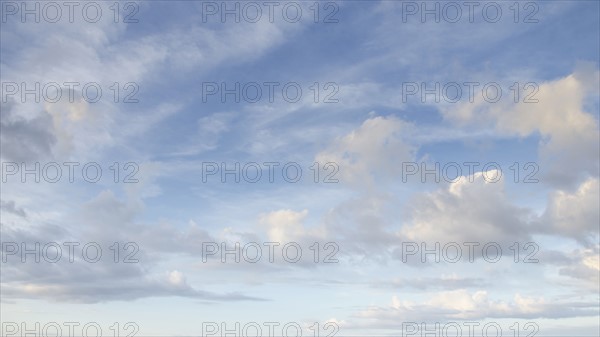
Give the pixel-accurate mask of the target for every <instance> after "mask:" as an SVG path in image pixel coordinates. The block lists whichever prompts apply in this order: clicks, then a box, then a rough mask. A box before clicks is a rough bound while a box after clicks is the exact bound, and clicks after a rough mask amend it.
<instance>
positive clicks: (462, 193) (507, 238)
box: [400, 170, 532, 245]
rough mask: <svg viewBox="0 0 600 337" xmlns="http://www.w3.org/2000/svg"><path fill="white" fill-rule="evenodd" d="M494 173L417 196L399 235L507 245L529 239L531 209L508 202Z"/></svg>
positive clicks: (501, 183) (458, 181)
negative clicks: (409, 215)
mask: <svg viewBox="0 0 600 337" xmlns="http://www.w3.org/2000/svg"><path fill="white" fill-rule="evenodd" d="M498 176H499V175H498V172H496V171H494V170H492V171H486V172H478V173H475V174H474V175H473V176H471V177H461V179H459V180H457V181H456V182H453V183H450V184H449V185H448V186H447V188H442V189H439V190H437V191H434V192H432V193H428V194H425V195H423V196H422V197H420V198H418V199H417V200H416V201H415V202H414V203H413V205H412V219H411V221H410V222H409V224H408V225H406V226H404V227H403V228H402V230H401V231H400V235H401V236H402V237H404V238H406V239H408V240H410V241H416V242H420V241H425V242H441V243H448V242H457V243H462V242H498V243H500V244H501V245H507V244H510V243H512V242H515V241H523V240H529V239H530V238H531V237H530V229H529V227H530V225H529V224H528V221H530V220H531V218H532V214H531V211H530V210H528V209H526V208H522V207H518V206H516V205H514V204H513V203H511V202H510V199H509V198H508V197H507V195H506V192H505V191H504V180H503V178H502V177H500V178H499V179H496V177H498ZM496 180H497V181H496ZM471 181H472V182H471Z"/></svg>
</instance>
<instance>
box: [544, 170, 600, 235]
mask: <svg viewBox="0 0 600 337" xmlns="http://www.w3.org/2000/svg"><path fill="white" fill-rule="evenodd" d="M599 190H600V187H599V186H598V179H597V178H590V179H588V180H587V181H585V182H583V183H581V185H579V188H577V190H576V191H574V192H569V191H564V190H556V191H554V192H552V195H551V196H550V198H549V199H548V205H547V207H546V212H545V214H544V215H543V216H542V223H541V225H540V226H541V227H542V228H545V229H547V230H549V231H552V232H554V233H555V234H558V235H563V236H566V237H571V238H574V239H576V240H578V241H580V242H582V243H583V244H586V245H593V244H594V243H597V242H598V233H599V231H600V229H599V228H598V224H600V211H599V207H598V205H600V196H599Z"/></svg>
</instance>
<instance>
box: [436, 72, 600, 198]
mask: <svg viewBox="0 0 600 337" xmlns="http://www.w3.org/2000/svg"><path fill="white" fill-rule="evenodd" d="M598 88H599V86H598V69H597V68H596V67H594V66H592V65H589V64H582V65H580V66H579V68H578V69H577V70H576V71H575V72H574V73H573V74H571V75H568V76H566V77H564V78H561V79H557V80H553V81H548V82H543V83H540V84H539V86H538V85H537V84H536V85H535V86H534V85H532V86H530V87H528V88H525V89H526V90H521V92H520V94H521V95H525V96H526V95H527V94H533V95H532V97H530V98H525V99H522V100H520V101H519V103H516V104H515V103H508V102H507V101H506V100H502V101H500V102H498V103H493V104H492V103H488V102H486V101H485V99H484V97H483V95H479V96H476V100H475V102H474V103H469V102H465V103H463V104H461V105H459V106H458V107H448V108H444V109H443V110H442V113H443V115H444V117H445V118H446V119H447V120H449V121H451V122H454V123H456V124H457V125H469V124H470V125H479V126H485V125H489V126H492V127H494V128H495V129H496V130H497V131H498V132H500V133H503V134H506V135H512V136H516V137H527V136H530V135H539V137H540V144H539V157H540V159H541V163H540V167H541V170H542V173H543V174H544V181H545V182H548V183H551V184H552V185H555V186H559V187H569V186H571V187H572V186H574V185H576V184H577V183H579V182H581V181H582V180H585V179H586V178H587V177H589V176H598V172H599V171H598V170H599V166H598V165H599V164H598V163H599V153H600V145H599V144H600V132H599V129H598V120H597V117H596V116H595V115H594V114H593V110H592V109H593V106H594V105H593V104H589V102H590V97H592V98H594V97H596V98H597V95H598V90H599V89H598Z"/></svg>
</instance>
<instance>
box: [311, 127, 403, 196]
mask: <svg viewBox="0 0 600 337" xmlns="http://www.w3.org/2000/svg"><path fill="white" fill-rule="evenodd" d="M412 132H413V129H412V125H411V124H410V123H407V122H405V121H403V120H401V119H399V118H396V117H394V116H390V117H381V116H378V117H373V118H369V119H367V120H366V121H364V122H363V124H362V125H361V126H360V127H359V128H357V129H356V130H353V131H352V132H350V133H349V134H347V135H345V136H343V137H340V138H339V139H336V140H335V142H334V143H333V144H332V145H331V146H330V147H329V148H328V149H326V150H325V151H322V152H320V153H318V154H317V156H316V158H315V160H316V161H317V162H322V163H327V162H334V163H337V164H338V165H339V167H341V168H342V169H341V170H340V178H341V181H342V182H345V183H349V184H357V185H363V186H364V185H369V184H371V183H373V182H374V181H375V180H388V179H390V178H393V177H398V176H400V169H401V168H402V163H403V162H408V161H412V160H414V156H415V147H414V146H413V145H410V143H408V142H407V140H408V138H409V137H410V135H411V133H412Z"/></svg>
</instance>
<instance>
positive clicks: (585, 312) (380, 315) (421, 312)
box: [342, 289, 598, 329]
mask: <svg viewBox="0 0 600 337" xmlns="http://www.w3.org/2000/svg"><path fill="white" fill-rule="evenodd" d="M597 314H598V310H597V305H596V304H594V303H592V302H565V301H560V300H559V301H556V300H546V299H544V298H534V297H526V296H522V295H520V294H518V293H517V294H515V295H514V297H513V299H512V300H510V301H503V300H495V299H492V298H490V296H489V294H488V292H487V291H484V290H478V291H474V292H469V291H467V290H464V289H459V290H453V291H443V292H437V293H433V294H430V295H429V297H428V298H427V299H424V300H423V301H419V302H415V301H411V300H403V299H402V298H401V297H398V296H393V297H392V300H391V304H389V305H388V306H384V307H382V306H373V307H370V308H368V309H366V310H363V311H360V312H358V313H357V314H356V315H355V316H354V317H355V319H356V320H357V324H358V323H359V322H360V321H364V320H368V322H369V325H370V327H372V328H376V329H377V328H378V329H383V328H396V329H400V328H402V324H403V323H406V322H418V323H421V322H440V323H445V322H454V321H473V320H483V319H488V318H497V319H500V318H520V319H523V318H530V319H534V318H566V317H589V316H595V315H597ZM342 328H343V327H342Z"/></svg>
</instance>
